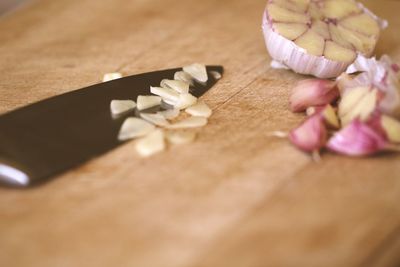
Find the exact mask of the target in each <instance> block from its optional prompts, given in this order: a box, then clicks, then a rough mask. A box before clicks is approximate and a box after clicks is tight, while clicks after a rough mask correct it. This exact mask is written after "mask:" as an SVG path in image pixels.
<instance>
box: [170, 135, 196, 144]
mask: <svg viewBox="0 0 400 267" xmlns="http://www.w3.org/2000/svg"><path fill="white" fill-rule="evenodd" d="M166 138H167V140H168V142H169V143H171V144H174V145H184V144H189V143H192V142H193V141H194V139H195V138H196V133H195V132H168V133H167V134H166Z"/></svg>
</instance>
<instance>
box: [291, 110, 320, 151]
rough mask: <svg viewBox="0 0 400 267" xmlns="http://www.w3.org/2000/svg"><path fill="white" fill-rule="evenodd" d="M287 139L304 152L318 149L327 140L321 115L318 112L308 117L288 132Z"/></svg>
mask: <svg viewBox="0 0 400 267" xmlns="http://www.w3.org/2000/svg"><path fill="white" fill-rule="evenodd" d="M289 140H290V141H291V142H292V144H294V145H295V146H296V147H298V148H299V149H301V150H303V151H305V152H315V151H319V150H320V149H321V148H323V147H324V146H325V143H326V140H327V130H326V127H325V125H324V122H323V119H322V117H321V116H319V115H318V114H317V115H314V116H311V117H309V118H308V119H307V120H306V121H305V122H303V123H302V124H301V125H300V126H299V127H298V128H296V129H294V130H293V131H291V132H290V133H289Z"/></svg>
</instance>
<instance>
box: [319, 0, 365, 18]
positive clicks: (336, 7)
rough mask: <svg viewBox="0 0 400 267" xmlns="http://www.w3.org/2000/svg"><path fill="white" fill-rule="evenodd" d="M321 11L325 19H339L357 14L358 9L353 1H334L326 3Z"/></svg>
mask: <svg viewBox="0 0 400 267" xmlns="http://www.w3.org/2000/svg"><path fill="white" fill-rule="evenodd" d="M321 11H322V14H323V15H324V16H325V17H326V18H332V19H340V18H344V17H347V16H348V15H351V14H354V13H358V12H360V9H359V7H358V5H357V4H356V3H355V2H354V1H349V0H336V1H326V2H325V5H324V6H323V8H322V10H321Z"/></svg>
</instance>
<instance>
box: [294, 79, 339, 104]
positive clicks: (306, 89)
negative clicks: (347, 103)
mask: <svg viewBox="0 0 400 267" xmlns="http://www.w3.org/2000/svg"><path fill="white" fill-rule="evenodd" d="M338 97H339V91H338V88H337V87H336V83H335V82H333V81H329V80H321V79H308V80H303V81H300V82H299V83H298V84H297V85H296V86H295V88H293V91H292V94H291V96H290V109H291V110H292V111H293V112H301V111H305V110H306V109H307V108H308V107H310V106H321V105H326V104H330V103H332V102H334V101H335V100H336V99H337V98H338Z"/></svg>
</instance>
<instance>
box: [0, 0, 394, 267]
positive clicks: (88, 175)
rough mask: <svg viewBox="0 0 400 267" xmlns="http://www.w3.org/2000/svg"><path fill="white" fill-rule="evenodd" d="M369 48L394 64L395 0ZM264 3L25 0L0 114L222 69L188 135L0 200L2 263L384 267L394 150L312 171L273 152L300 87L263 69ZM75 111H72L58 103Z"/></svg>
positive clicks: (4, 65) (3, 78) (2, 37)
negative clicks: (104, 88)
mask: <svg viewBox="0 0 400 267" xmlns="http://www.w3.org/2000/svg"><path fill="white" fill-rule="evenodd" d="M365 3H367V5H368V6H369V7H371V9H372V10H373V11H374V12H376V13H377V14H378V15H380V16H382V17H385V18H387V19H388V20H389V21H390V24H391V26H390V28H389V29H388V30H386V31H385V32H384V33H383V35H382V38H381V41H380V43H379V46H378V48H377V53H378V54H379V55H381V54H383V53H388V54H389V55H391V56H392V57H394V58H395V59H396V60H398V61H400V35H398V29H399V28H400V18H399V16H398V14H397V13H398V10H399V8H400V2H399V1H389V0H387V1H372V0H371V1H366V2H365ZM264 5H265V3H264V0H262V1H261V0H260V1H259V0H257V1H244V0H230V1H227V0H226V1H221V0H202V1H195V0H187V1H179V0H162V1H161V0H134V1H124V0H102V1H96V0H58V1H53V0H39V1H36V2H34V3H32V4H31V5H29V6H27V7H26V8H24V9H21V10H19V11H18V12H16V13H14V14H13V15H12V16H7V17H3V18H0V58H1V61H0V94H1V98H0V112H6V111H9V110H12V109H14V108H17V107H20V106H23V105H26V104H29V103H32V102H35V101H38V100H41V99H44V98H47V97H50V96H53V95H58V94H61V93H63V92H67V91H70V90H73V89H77V88H80V87H84V86H87V85H90V84H94V83H96V82H99V80H100V79H101V77H102V75H103V74H104V73H106V72H111V71H117V70H118V71H122V72H123V73H124V74H134V73H140V72H146V71H151V70H157V69H164V68H170V67H176V66H182V65H185V64H188V63H192V62H204V63H207V64H222V65H224V67H225V69H226V73H225V76H224V78H223V79H222V80H221V81H220V83H218V85H217V86H216V87H214V88H213V89H212V90H211V91H210V92H209V93H207V94H206V95H205V96H204V99H205V100H206V101H207V102H208V103H209V104H210V105H211V106H212V108H213V110H214V115H213V116H212V117H211V119H210V124H209V125H208V126H207V127H205V128H204V129H202V131H201V134H200V136H199V139H198V140H197V141H196V142H195V143H193V144H191V145H186V146H181V147H172V148H171V149H169V150H168V151H167V152H165V153H163V154H160V155H156V156H155V157H153V158H151V159H146V160H143V159H139V158H138V157H137V156H136V154H135V152H134V150H133V149H132V143H128V144H126V145H124V146H122V147H120V148H118V149H116V150H114V151H110V152H109V153H108V154H106V155H104V156H102V157H100V158H98V159H95V160H92V161H91V162H88V163H87V164H85V165H83V166H82V167H80V168H77V169H75V170H71V171H70V172H68V173H66V174H64V175H61V176H60V177H58V178H57V179H56V180H54V181H52V182H51V183H48V184H45V185H44V186H41V187H38V188H34V189H30V190H23V191H21V190H9V189H0V229H1V230H0V265H1V266H141V267H146V266H149V267H153V266H154V267H155V266H163V267H169V266H174V267H178V266H193V267H194V266H230V267H236V266H237V267H245V266H398V264H399V263H400V257H399V255H400V246H399V243H400V234H399V233H400V230H399V229H400V205H398V203H399V201H400V164H399V159H400V156H399V155H395V154H387V155H382V156H377V157H372V158H366V159H350V158H345V157H338V156H336V155H332V154H326V155H324V156H323V161H322V162H321V163H320V164H314V163H312V162H311V160H310V158H309V157H308V156H307V155H305V154H303V153H301V152H299V151H297V150H296V149H294V148H293V147H292V146H291V145H290V144H289V143H288V142H287V141H285V140H279V139H274V138H271V137H268V134H267V133H268V132H270V131H273V130H277V129H279V130H289V129H291V128H292V127H293V126H294V125H296V124H297V123H299V122H300V121H301V120H302V119H303V116H302V115H296V114H292V113H291V112H289V111H288V103H287V99H288V94H289V91H290V88H291V87H292V85H293V84H294V83H295V82H296V81H298V80H300V79H303V77H302V76H300V75H296V74H293V73H291V72H288V71H277V70H272V69H270V68H269V61H270V59H269V57H268V55H267V53H266V50H265V47H264V43H263V39H262V33H261V15H262V11H263V8H264ZM71 108H73V107H71Z"/></svg>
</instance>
